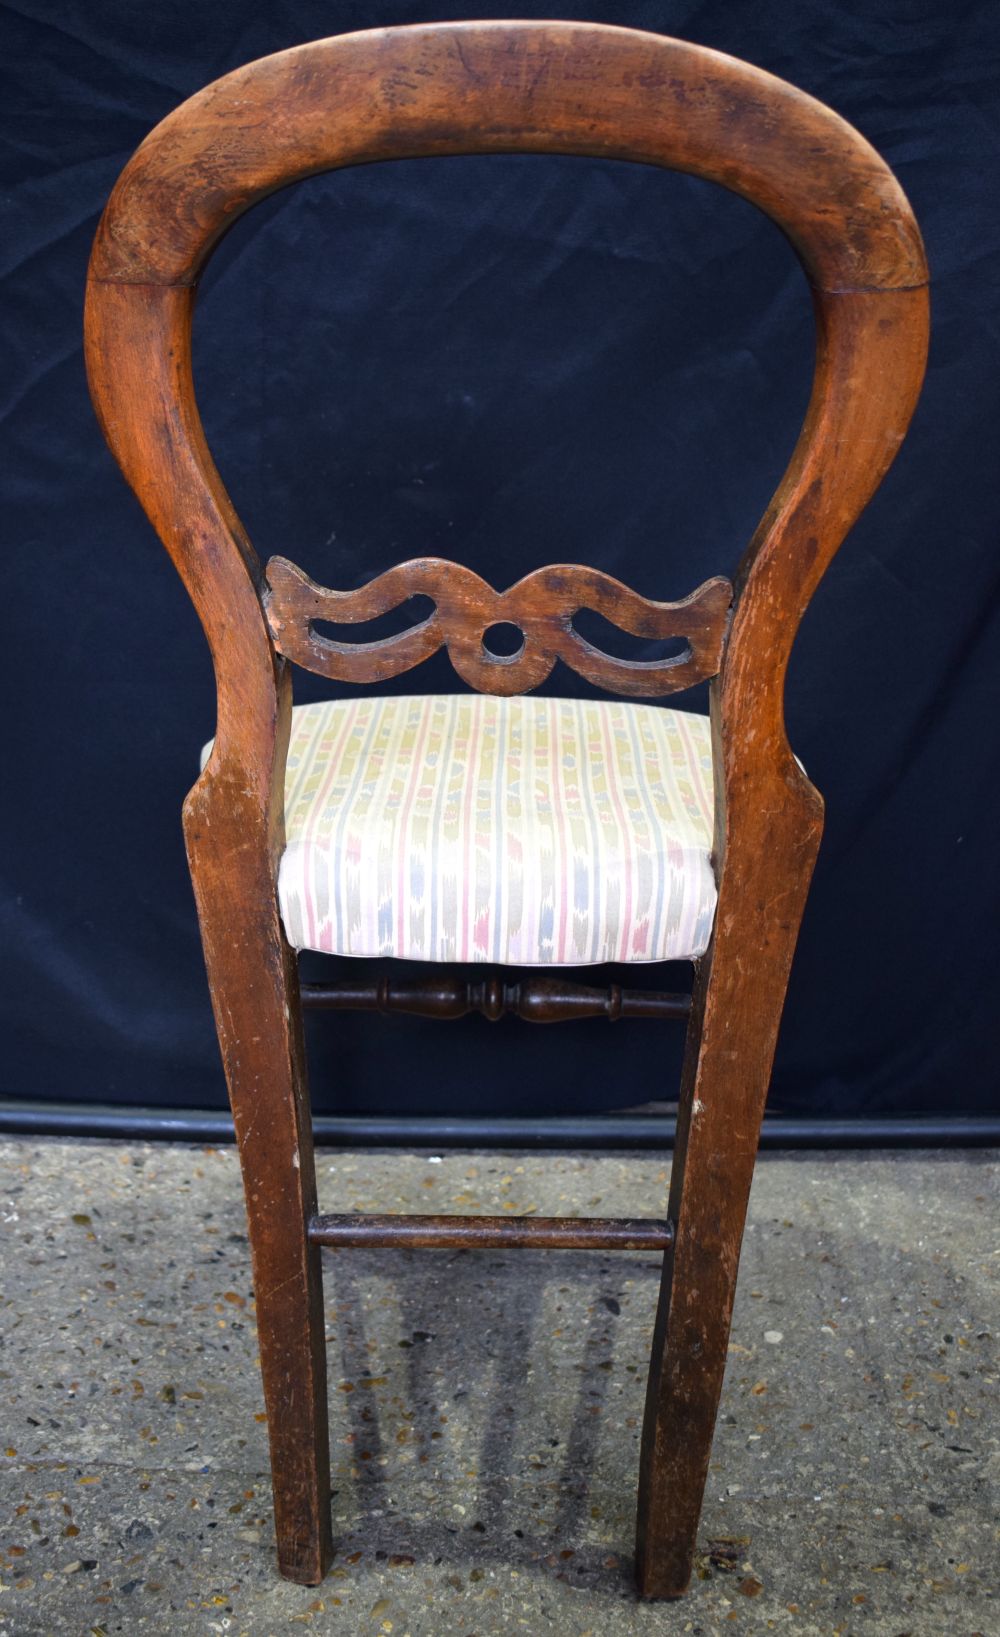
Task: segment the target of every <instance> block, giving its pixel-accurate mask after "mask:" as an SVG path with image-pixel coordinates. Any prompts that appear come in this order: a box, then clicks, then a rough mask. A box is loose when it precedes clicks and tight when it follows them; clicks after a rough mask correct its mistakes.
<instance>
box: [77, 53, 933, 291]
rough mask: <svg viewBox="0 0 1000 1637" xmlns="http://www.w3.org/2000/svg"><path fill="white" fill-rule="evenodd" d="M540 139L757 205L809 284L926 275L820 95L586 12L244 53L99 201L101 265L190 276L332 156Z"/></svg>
mask: <svg viewBox="0 0 1000 1637" xmlns="http://www.w3.org/2000/svg"><path fill="white" fill-rule="evenodd" d="M504 152H507V153H510V152H534V153H538V152H547V153H562V154H577V155H586V156H590V157H596V158H605V159H626V160H633V161H638V162H640V163H646V164H653V165H661V166H664V167H665V168H668V169H672V170H679V171H687V172H690V173H692V174H694V175H696V176H701V177H704V178H706V179H707V180H709V181H713V182H718V183H720V184H721V185H722V186H723V187H726V188H729V189H730V190H732V191H733V192H736V193H739V194H742V195H743V196H744V197H745V198H747V199H749V200H750V201H751V202H752V203H753V204H756V205H758V206H759V207H760V208H761V209H762V210H763V211H765V212H766V213H767V215H768V216H770V217H772V218H773V219H774V221H775V222H776V223H777V224H778V225H779V226H780V227H781V228H782V229H783V231H784V232H785V233H786V235H787V236H788V238H789V239H790V240H791V242H792V244H793V245H794V247H795V249H796V250H797V252H798V254H799V256H800V258H801V260H802V262H803V263H804V265H805V267H806V270H807V272H808V274H809V277H810V279H811V281H812V283H813V284H814V286H816V287H817V288H819V289H821V290H825V291H828V292H831V293H836V292H849V291H863V290H905V289H912V288H914V287H915V286H920V285H922V284H924V283H925V282H926V279H927V268H926V262H925V259H924V251H923V245H922V243H921V239H920V234H919V231H918V229H917V226H916V223H915V221H914V219H913V214H912V212H911V210H910V206H909V204H908V202H907V200H906V197H905V195H904V193H903V191H902V189H901V188H900V186H899V184H898V182H897V181H896V179H895V177H894V176H893V174H892V172H891V171H890V170H889V168H888V166H887V165H886V164H885V163H884V161H883V160H882V159H881V158H880V157H879V155H878V154H877V153H876V152H875V150H874V149H873V148H872V147H871V146H870V145H869V144H868V143H867V142H866V141H865V140H864V138H863V137H862V136H860V135H859V133H858V132H857V131H855V130H854V129H853V127H852V126H850V125H848V124H847V123H846V122H845V121H844V120H842V119H841V118H840V117H839V116H838V115H837V114H835V113H833V112H832V111H831V110H830V109H829V108H827V107H825V106H824V104H822V103H820V102H817V101H816V100H815V99H814V98H812V97H810V96H807V95H806V94H805V93H804V92H801V91H798V90H796V89H795V88H794V87H793V86H791V85H788V84H786V83H785V81H783V80H780V79H777V78H776V77H775V76H774V75H772V74H768V73H766V72H764V70H762V69H759V68H754V67H752V66H750V65H749V64H746V63H742V62H739V61H737V60H736V59H735V58H732V57H728V56H725V55H723V54H722V53H721V52H717V51H711V50H708V49H707V48H705V47H703V46H695V45H688V44H686V43H684V42H682V41H679V40H673V39H667V38H665V37H663V36H661V35H656V34H648V33H644V32H641V31H639V30H635V29H624V28H617V27H610V26H606V25H604V24H596V23H580V22H472V23H436V24H428V25H417V26H412V25H411V26H407V27H397V28H386V29H372V30H366V31H365V32H363V33H357V34H343V35H337V36H334V37H333V38H331V39H327V40H317V41H315V42H313V43H311V44H308V45H302V46H297V47H295V48H293V49H292V50H289V51H281V52H278V53H276V54H275V55H274V56H270V57H264V58H261V59H260V60H259V61H257V62H252V63H249V64H247V66H246V67H244V68H239V69H236V70H235V71H234V72H233V73H231V74H227V75H225V76H224V78H222V79H220V80H217V81H216V82H215V83H214V84H212V85H209V86H208V87H207V88H206V89H205V90H203V91H200V92H198V93H197V95H195V96H193V97H190V98H189V99H188V100H187V101H186V102H185V103H182V104H181V106H180V107H179V108H177V109H176V110H175V111H174V112H173V113H172V114H169V115H168V116H167V118H166V119H164V120H163V121H162V122H161V123H160V124H159V125H158V126H157V127H156V129H155V130H154V131H153V132H152V133H151V134H150V135H149V136H148V137H147V138H146V140H145V141H144V142H143V144H142V145H141V147H140V148H139V149H138V151H137V152H136V154H135V155H134V157H133V158H132V160H131V161H130V163H129V164H128V165H127V166H126V168H125V170H124V171H123V172H122V175H121V177H120V178H119V181H118V184H117V186H116V187H115V190H114V192H113V194H112V195H111V199H110V201H109V203H108V206H107V209H106V211H105V213H104V217H103V219H102V223H101V227H100V230H99V232H98V237H97V241H96V243H95V247H94V254H93V259H92V262H91V277H92V279H95V280H98V281H102V282H103V281H110V282H115V283H125V284H153V285H191V284H194V283H195V282H196V281H197V278H198V275H199V273H200V271H201V268H202V267H203V265H204V263H205V261H206V259H207V258H208V256H209V254H210V252H211V250H212V248H213V246H214V245H215V244H216V242H217V241H218V239H219V238H220V237H221V235H222V234H223V233H224V232H225V231H226V229H227V228H228V227H230V226H231V225H232V223H233V222H234V221H235V220H236V219H237V217H239V216H240V215H241V214H242V213H243V212H244V211H245V210H247V209H249V207H250V206H251V205H253V204H255V203H256V202H257V200H259V199H261V198H263V197H264V196H265V195H266V194H268V193H272V192H274V191H275V190H276V189H278V188H281V187H285V186H287V185H289V184H291V183H293V182H296V181H298V180H300V179H301V178H303V177H306V176H311V175H315V174H316V173H317V172H320V171H325V170H332V169H336V168H338V167H340V166H346V165H357V164H366V163H369V162H371V161H374V160H383V159H406V158H419V157H426V156H429V155H434V154H472V153H504Z"/></svg>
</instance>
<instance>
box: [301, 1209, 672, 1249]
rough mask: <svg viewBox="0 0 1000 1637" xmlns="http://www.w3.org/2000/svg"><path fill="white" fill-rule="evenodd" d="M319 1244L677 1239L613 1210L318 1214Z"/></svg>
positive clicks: (498, 1245) (579, 1245)
mask: <svg viewBox="0 0 1000 1637" xmlns="http://www.w3.org/2000/svg"><path fill="white" fill-rule="evenodd" d="M309 1238H310V1240H311V1241H312V1243H313V1244H314V1245H326V1246H328V1247H330V1248H331V1249H334V1250H337V1249H347V1248H360V1247H361V1246H368V1247H371V1248H377V1247H385V1246H397V1247H398V1248H399V1249H402V1250H632V1251H636V1250H652V1251H664V1250H666V1249H667V1247H668V1246H669V1245H670V1243H671V1241H672V1239H673V1229H672V1227H671V1225H670V1223H669V1222H657V1221H655V1220H653V1219H652V1218H646V1217H631V1218H628V1217H612V1216H584V1217H576V1218H574V1217H568V1216H522V1217H509V1216H401V1215H399V1214H398V1213H396V1214H395V1215H393V1216H381V1215H378V1214H376V1213H375V1212H368V1213H363V1212H362V1213H357V1212H356V1213H353V1214H347V1215H343V1216H317V1217H315V1218H314V1219H313V1221H312V1222H310V1224H309Z"/></svg>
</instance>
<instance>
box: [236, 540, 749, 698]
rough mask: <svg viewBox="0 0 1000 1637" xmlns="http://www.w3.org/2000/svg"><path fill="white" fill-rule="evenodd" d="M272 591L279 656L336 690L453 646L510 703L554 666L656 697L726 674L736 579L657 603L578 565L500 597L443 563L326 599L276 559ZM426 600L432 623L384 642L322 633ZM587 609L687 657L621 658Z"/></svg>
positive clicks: (405, 566)
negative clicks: (582, 624)
mask: <svg viewBox="0 0 1000 1637" xmlns="http://www.w3.org/2000/svg"><path fill="white" fill-rule="evenodd" d="M267 582H268V586H269V588H270V589H269V591H268V592H267V593H266V595H265V605H266V608H267V617H268V622H269V624H270V627H271V635H272V637H273V639H274V646H275V648H276V649H277V650H278V652H279V653H280V654H284V655H285V658H286V659H292V660H294V661H295V663H296V664H297V665H301V666H303V667H304V668H305V669H306V670H307V671H316V672H318V673H319V675H320V676H327V677H330V678H332V679H333V680H335V681H338V682H357V683H371V682H384V681H385V680H386V678H387V677H390V676H399V675H400V674H401V673H402V672H403V671H408V670H411V669H412V668H413V666H414V665H419V664H420V663H421V661H422V660H425V659H429V658H430V656H431V654H434V653H436V652H437V650H438V649H439V648H440V647H441V646H442V644H446V645H447V648H448V654H449V657H450V659H451V662H452V664H453V665H454V667H455V670H456V671H457V672H458V674H459V676H460V677H461V678H462V681H463V682H466V683H468V685H469V687H470V688H476V689H478V690H479V692H480V693H493V694H506V695H510V694H518V693H528V692H530V690H531V689H532V688H537V687H538V686H539V684H540V683H542V682H544V681H545V679H546V677H547V676H548V675H549V673H550V671H551V670H552V667H553V665H554V664H555V662H556V660H557V659H561V660H562V661H563V663H564V664H565V665H568V666H569V667H570V669H571V670H573V671H576V673H577V674H578V675H579V676H582V677H584V678H585V679H586V681H588V682H593V683H594V685H595V687H598V688H605V689H607V690H608V691H609V692H611V693H618V694H629V695H634V696H636V697H640V698H654V697H656V696H658V695H662V694H667V693H673V692H675V691H676V690H677V689H678V688H690V687H692V686H693V685H694V683H696V682H703V681H705V680H706V679H707V678H708V677H713V676H715V675H717V673H718V670H719V662H720V659H721V657H722V644H723V639H724V637H725V633H726V621H727V618H728V614H729V606H730V603H731V602H732V596H733V588H732V586H731V585H730V584H729V581H728V580H723V579H714V580H706V582H705V584H704V585H702V586H699V588H698V590H697V591H693V592H692V593H691V595H690V596H689V597H685V598H684V599H683V601H682V602H676V603H658V602H651V601H650V600H649V599H648V598H646V597H640V596H639V595H638V593H637V592H635V591H631V590H630V589H629V587H628V586H626V585H622V583H621V581H620V580H614V579H612V577H611V575H610V574H601V573H600V572H599V571H598V570H597V569H594V568H582V567H580V565H579V564H558V565H556V564H553V565H550V566H549V567H548V568H539V569H536V570H535V571H534V573H533V574H528V575H526V576H525V578H524V579H523V580H518V582H517V584H516V585H514V586H511V588H510V590H509V591H504V592H498V591H494V590H493V587H492V586H490V585H487V583H486V581H485V580H483V579H481V578H480V576H479V575H478V574H474V573H473V572H472V570H471V569H468V568H463V567H462V565H461V564H460V563H449V562H445V561H444V560H443V559H442V558H439V557H419V558H416V559H415V560H414V561H413V562H410V563H400V564H398V565H397V567H396V568H391V569H389V571H388V572H387V573H386V574H380V575H379V576H378V578H377V579H374V580H369V581H368V583H367V585H363V586H360V587H359V588H358V589H357V590H356V591H327V590H325V589H324V588H323V587H322V586H318V585H316V583H315V582H314V581H313V580H310V579H309V577H308V575H307V574H304V573H303V572H302V570H301V569H300V568H297V567H296V565H295V564H294V563H290V562H288V561H287V559H286V558H284V557H272V558H271V559H270V561H269V563H268V565H267ZM418 596H423V597H430V598H431V599H432V601H433V602H434V605H435V607H434V611H433V613H432V614H430V615H429V617H428V618H427V619H426V620H423V621H422V622H421V624H420V625H415V626H412V627H411V628H410V629H409V630H408V631H401V632H399V633H398V634H397V635H396V636H392V637H385V638H383V639H382V640H380V641H378V642H366V643H360V642H356V643H351V642H340V641H335V640H334V639H332V638H330V637H326V636H324V635H323V634H322V633H321V632H319V631H317V630H316V628H315V626H316V621H317V620H329V621H331V622H333V623H335V624H338V625H353V624H357V623H358V622H360V621H364V620H371V619H375V618H376V617H377V616H378V615H380V614H388V613H390V612H391V611H392V610H393V609H394V608H398V607H399V605H400V604H401V603H403V602H405V601H406V600H407V598H409V597H418ZM583 608H585V609H589V610H590V611H591V612H593V613H595V614H600V615H602V616H603V618H604V619H606V620H609V621H610V622H611V624H612V625H616V626H617V627H618V628H619V630H621V631H627V632H629V633H630V635H632V636H634V637H646V638H657V639H659V640H661V641H662V640H664V639H665V638H668V637H683V638H685V639H686V641H685V646H684V648H683V650H682V651H681V653H679V654H675V655H671V656H670V657H669V658H667V659H658V660H630V659H614V658H612V656H611V655H610V654H605V653H603V652H602V651H601V650H600V649H599V648H595V647H594V646H593V645H592V644H591V643H589V642H587V640H586V639H585V638H584V637H582V636H581V635H580V633H579V632H578V631H577V630H575V629H574V626H573V617H574V615H575V614H578V613H579V612H580V610H581V609H583ZM500 624H510V625H515V626H517V627H519V629H520V631H521V635H522V643H521V647H520V649H519V650H518V652H517V653H515V654H494V653H492V652H491V651H490V649H489V647H488V646H487V644H486V642H485V640H484V638H485V636H486V633H487V632H488V631H489V628H490V626H492V625H500Z"/></svg>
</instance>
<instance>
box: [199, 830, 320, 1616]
mask: <svg viewBox="0 0 1000 1637" xmlns="http://www.w3.org/2000/svg"><path fill="white" fill-rule="evenodd" d="M185 821H186V823H185V827H186V830H187V838H188V853H189V858H190V862H191V873H192V878H193V880H194V885H195V894H196V897H197V900H198V913H199V919H200V922H201V929H202V941H203V943H204V948H205V960H206V965H207V967H208V976H209V984H210V987H211V990H212V1002H213V1006H214V1010H215V1019H216V1027H217V1029H218V1034H219V1045H220V1047H221V1050H222V1056H223V1061H224V1063H225V1068H226V1078H227V1081H228V1083H229V1096H230V1100H231V1103H232V1109H233V1121H234V1124H235V1127H236V1140H237V1144H238V1147H239V1156H240V1165H241V1167H242V1172H243V1186H244V1190H245V1194H246V1207H247V1219H248V1226H249V1234H250V1249H251V1255H252V1259H253V1277H254V1292H255V1297H256V1308H257V1328H258V1336H259V1344H260V1363H261V1373H262V1376H263V1381H264V1402H265V1406H266V1409H267V1426H268V1436H269V1440H270V1446H271V1476H272V1484H273V1492H274V1525H275V1533H276V1536H277V1546H278V1567H279V1569H280V1571H281V1573H282V1574H283V1575H284V1576H285V1577H286V1578H287V1579H289V1580H295V1581H298V1582H299V1583H300V1584H302V1585H307V1586H312V1585H316V1584H318V1582H319V1581H321V1580H322V1579H323V1576H324V1575H325V1574H326V1571H327V1569H328V1567H329V1564H330V1558H331V1555H332V1543H331V1538H330V1447H329V1433H328V1429H327V1390H326V1346H325V1339H324V1320H323V1287H322V1274H321V1267H320V1256H321V1251H320V1249H319V1247H318V1246H316V1245H311V1244H310V1243H309V1241H308V1239H307V1234H306V1229H307V1224H308V1221H309V1218H310V1217H312V1216H314V1215H315V1214H316V1172H315V1165H314V1160H313V1146H312V1128H311V1122H310V1118H309V1099H308V1088H307V1082H306V1073H305V1059H304V1048H303V1041H302V1025H301V1009H300V1003H299V994H298V978H297V973H296V969H295V960H294V956H293V955H292V954H291V952H290V950H289V949H288V946H287V944H286V942H285V939H284V936H283V933H282V930H281V925H280V921H279V917H278V912H277V908H276V905H275V897H274V890H273V882H271V881H269V880H266V879H262V880H255V881H247V880H240V879H239V875H240V873H242V869H241V867H243V868H246V869H248V870H252V869H253V868H254V867H255V866H254V865H253V863H249V864H246V865H244V860H251V859H252V858H253V853H254V850H253V849H252V848H247V849H245V851H244V852H243V854H242V856H241V855H239V854H236V855H234V854H233V852H232V851H230V852H229V854H228V856H227V857H225V858H213V856H212V850H211V848H210V847H207V846H206V841H207V840H208V838H209V836H210V830H209V829H208V828H207V827H202V826H201V825H200V824H199V822H198V816H197V810H196V809H195V810H194V811H192V810H191V809H190V808H189V809H188V810H187V811H186V813H185ZM260 873H261V874H262V875H266V874H267V873H268V872H267V870H266V867H261V869H260ZM249 906H252V907H249Z"/></svg>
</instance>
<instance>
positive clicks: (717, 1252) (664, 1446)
mask: <svg viewBox="0 0 1000 1637" xmlns="http://www.w3.org/2000/svg"><path fill="white" fill-rule="evenodd" d="M811 841H812V838H807V843H806V844H805V845H804V846H803V857H804V863H803V865H802V867H801V870H800V872H799V874H798V877H797V879H794V881H793V884H792V886H791V887H790V889H789V891H788V892H787V894H786V895H785V896H784V898H783V900H782V901H780V902H779V903H778V904H777V905H772V906H771V907H772V910H773V911H775V913H773V916H772V917H771V918H770V919H769V921H768V923H767V924H764V923H763V921H762V924H761V926H760V927H759V928H752V929H750V930H751V931H753V932H756V933H758V934H759V935H758V936H757V937H756V938H755V939H754V938H751V937H749V936H748V929H747V928H746V927H745V926H744V928H743V936H742V939H740V938H739V935H738V934H737V933H736V930H735V927H734V925H733V922H732V921H730V919H729V917H728V916H727V915H726V916H724V917H722V918H719V916H718V915H717V921H716V926H717V928H719V927H723V928H725V929H726V930H723V931H721V932H720V931H717V935H716V940H715V945H714V948H713V950H712V951H710V953H709V955H707V956H706V957H705V959H704V961H703V962H702V963H701V964H700V967H699V970H698V973H697V976H696V981H695V989H694V996H693V1004H692V1012H691V1021H690V1024H689V1028H688V1038H687V1049H686V1054H685V1061H684V1073H683V1078H682V1084H681V1102H680V1110H679V1117H678V1126H677V1144H676V1148H675V1152H674V1162H673V1167H672V1170H671V1175H670V1205H669V1216H670V1220H671V1222H672V1223H673V1225H674V1243H673V1247H672V1250H669V1251H668V1252H667V1254H666V1255H665V1257H664V1263H663V1279H662V1284H661V1287H660V1297H659V1303H658V1307H657V1312H656V1323H655V1327H654V1333H653V1352H652V1359H651V1363H650V1373H649V1382H648V1386H647V1390H646V1412H645V1418H644V1422H643V1433H642V1450H641V1455H640V1467H639V1507H638V1522H637V1531H636V1579H637V1586H638V1590H639V1594H640V1596H643V1597H679V1596H681V1594H682V1593H683V1592H685V1591H686V1590H687V1587H688V1584H689V1582H690V1579H691V1570H692V1565H693V1561H694V1554H695V1547H696V1543H697V1532H698V1520H699V1517H700V1514H701V1506H702V1499H703V1496H704V1492H705V1482H706V1479H707V1477H708V1464H709V1458H710V1456H711V1451H712V1438H713V1435H714V1432H715V1419H716V1415H717V1413H718V1408H719V1399H720V1397H721V1394H722V1381H723V1376H724V1374H725V1368H726V1355H727V1351H728V1346H729V1327H730V1323H731V1320H732V1313H733V1298H734V1296H735V1293H736V1276H737V1272H738V1270H739V1259H740V1246H741V1244H742V1240H743V1229H744V1225H745V1222H746V1212H747V1204H748V1201H749V1197H750V1185H751V1183H752V1181H753V1172H754V1163H755V1160H756V1156H757V1144H758V1140H759V1137H760V1124H761V1120H762V1118H763V1114H764V1104H765V1102H766V1099H767V1089H768V1084H769V1082H770V1077H771V1064H772V1061H773V1057H774V1047H775V1043H776V1040H777V1034H778V1024H779V1021H780V1018H781V1009H782V1005H783V1003H784V998H785V990H786V987H787V983H788V972H789V968H790V966H791V959H792V954H793V951H794V948H795V941H796V936H797V933H798V928H799V921H800V918H801V912H802V905H803V904H804V901H805V893H806V890H807V888H808V883H809V876H810V873H811V867H812V857H813V856H814V855H815V847H814V846H813V850H812V856H810V855H809V854H808V852H807V850H806V848H807V846H808V845H810V844H811ZM815 841H816V843H818V829H817V831H816V835H815ZM749 875H750V872H749V870H748V872H747V876H748V878H749ZM723 891H725V888H723ZM723 907H724V906H723V905H722V899H721V897H720V908H723ZM751 947H752V948H753V949H754V962H753V964H752V966H751V965H749V964H748V962H747V961H746V959H745V958H743V955H742V951H743V950H745V949H747V948H751Z"/></svg>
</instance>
